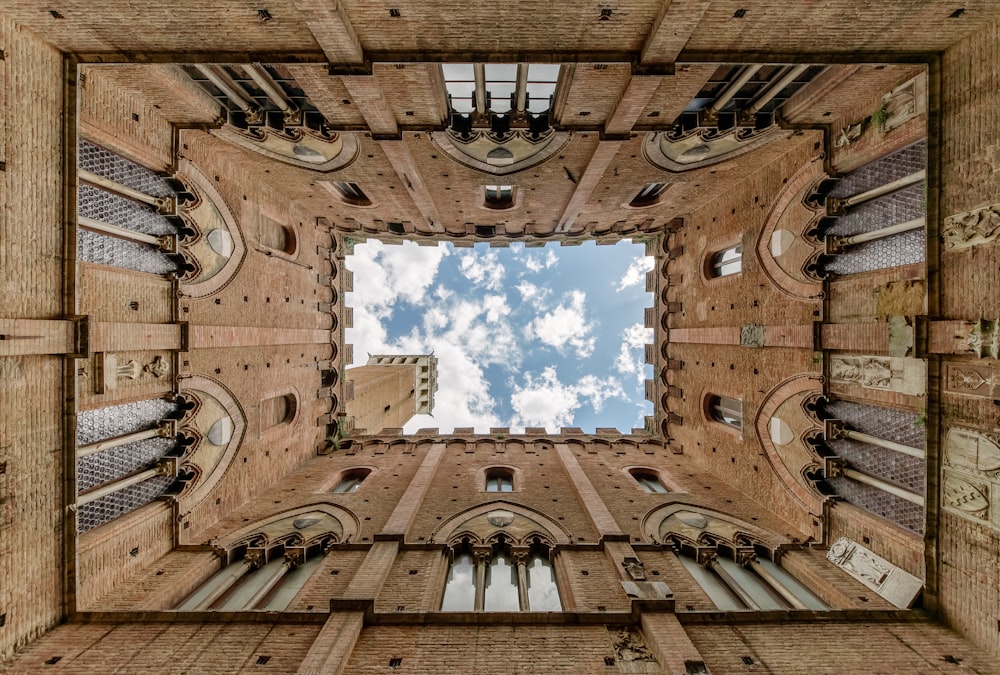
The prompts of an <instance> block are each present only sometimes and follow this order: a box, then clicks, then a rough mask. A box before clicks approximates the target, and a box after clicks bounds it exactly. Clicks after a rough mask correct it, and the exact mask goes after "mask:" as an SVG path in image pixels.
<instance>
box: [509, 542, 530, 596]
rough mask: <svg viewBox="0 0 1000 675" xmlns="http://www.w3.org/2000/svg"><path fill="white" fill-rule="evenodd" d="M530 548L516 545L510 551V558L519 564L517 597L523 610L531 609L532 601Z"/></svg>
mask: <svg viewBox="0 0 1000 675" xmlns="http://www.w3.org/2000/svg"><path fill="white" fill-rule="evenodd" d="M530 553H531V552H530V550H529V549H528V548H527V547H521V546H519V547H516V548H512V549H511V551H510V560H511V562H512V563H514V565H516V566H517V599H518V604H519V605H520V608H521V611H522V612H527V611H530V610H531V603H530V602H529V600H528V567H527V565H528V556H529V555H530Z"/></svg>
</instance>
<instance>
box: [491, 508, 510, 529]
mask: <svg viewBox="0 0 1000 675" xmlns="http://www.w3.org/2000/svg"><path fill="white" fill-rule="evenodd" d="M486 520H487V521H488V522H489V524H490V525H492V526H493V527H507V526H508V525H510V524H511V523H513V522H514V514H513V513H511V512H510V511H503V510H499V511H490V512H489V513H488V514H487V515H486Z"/></svg>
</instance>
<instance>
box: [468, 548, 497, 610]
mask: <svg viewBox="0 0 1000 675" xmlns="http://www.w3.org/2000/svg"><path fill="white" fill-rule="evenodd" d="M492 558H493V547H492V546H475V547H473V549H472V559H473V560H474V561H475V565H476V604H475V606H474V609H475V610H476V611H477V612H481V611H483V608H484V607H485V606H486V568H487V567H489V564H490V560H491V559H492Z"/></svg>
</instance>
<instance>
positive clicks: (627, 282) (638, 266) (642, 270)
mask: <svg viewBox="0 0 1000 675" xmlns="http://www.w3.org/2000/svg"><path fill="white" fill-rule="evenodd" d="M651 269H653V258H651V257H649V256H644V255H640V256H636V258H635V259H634V260H633V261H632V264H630V265H629V266H628V269H627V270H625V274H623V275H622V278H621V279H620V280H619V282H618V292H619V293H621V292H622V291H624V290H625V289H626V288H629V287H631V286H638V285H639V284H641V283H642V282H643V281H644V280H645V278H646V272H649V271H650V270H651Z"/></svg>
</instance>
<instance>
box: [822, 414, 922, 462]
mask: <svg viewBox="0 0 1000 675" xmlns="http://www.w3.org/2000/svg"><path fill="white" fill-rule="evenodd" d="M824 426H825V431H824V435H825V437H826V440H828V441H831V440H836V439H838V438H850V439H852V440H855V441H858V442H860V443H868V444H869V445H877V446H878V447H880V448H885V449H886V450H893V451H894V452H899V453H902V454H904V455H909V456H910V457H916V458H918V459H924V457H926V452H925V451H924V449H923V448H912V447H910V446H908V445H903V444H902V443H897V442H896V441H890V440H887V439H885V438H879V437H878V436H872V435H871V434H863V433H861V432H860V431H852V430H850V429H848V428H846V427H845V426H844V423H843V422H842V421H841V420H826V422H825V423H824Z"/></svg>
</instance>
